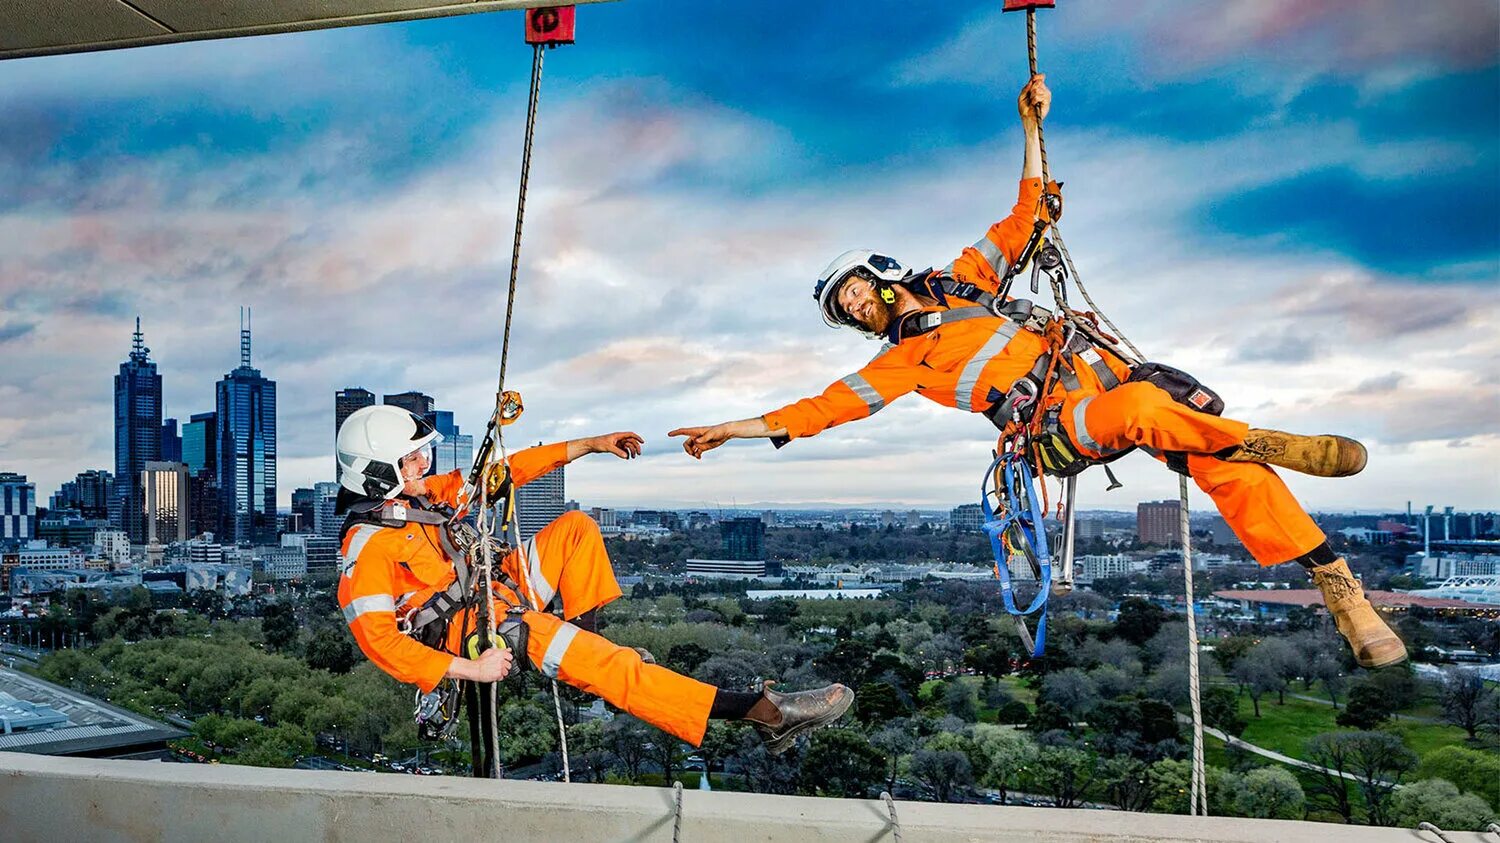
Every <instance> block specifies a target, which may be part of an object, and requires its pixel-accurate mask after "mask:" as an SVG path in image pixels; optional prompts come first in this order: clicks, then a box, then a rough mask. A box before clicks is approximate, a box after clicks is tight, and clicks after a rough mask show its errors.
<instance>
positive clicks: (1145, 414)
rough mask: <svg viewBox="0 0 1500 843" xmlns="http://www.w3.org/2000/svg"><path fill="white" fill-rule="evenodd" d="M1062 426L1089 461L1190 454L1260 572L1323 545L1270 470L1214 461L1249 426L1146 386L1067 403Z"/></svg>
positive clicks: (1192, 469) (1191, 465) (1194, 471)
mask: <svg viewBox="0 0 1500 843" xmlns="http://www.w3.org/2000/svg"><path fill="white" fill-rule="evenodd" d="M1061 421H1062V425H1063V427H1064V428H1065V429H1067V431H1068V434H1069V435H1070V436H1071V437H1072V438H1073V443H1074V444H1075V445H1078V446H1079V447H1080V448H1081V449H1082V451H1083V452H1084V454H1086V455H1088V456H1091V457H1100V456H1107V455H1109V454H1112V453H1116V452H1119V451H1122V450H1125V449H1126V448H1129V447H1130V446H1132V445H1135V446H1139V447H1141V448H1143V449H1145V450H1147V451H1150V452H1151V453H1152V454H1154V455H1155V456H1156V457H1157V459H1162V460H1164V459H1165V457H1164V456H1163V452H1165V451H1183V452H1186V454H1187V465H1188V473H1189V474H1191V475H1192V478H1193V480H1194V481H1196V482H1197V484H1198V488H1200V489H1202V490H1203V491H1205V492H1207V493H1208V496H1209V497H1211V498H1213V501H1214V505H1215V506H1217V507H1218V508H1219V513H1220V514H1221V515H1223V516H1224V521H1225V522H1226V523H1228V524H1229V527H1230V529H1232V530H1234V534H1235V535H1236V536H1239V539H1240V541H1241V542H1242V543H1243V544H1244V545H1245V549H1246V550H1248V551H1250V555H1251V556H1254V557H1255V561H1257V562H1259V563H1260V564H1262V565H1276V564H1280V563H1282V562H1289V561H1291V560H1293V559H1295V558H1296V557H1298V556H1301V555H1302V554H1304V553H1307V552H1308V551H1310V550H1312V549H1313V548H1315V547H1317V546H1318V545H1320V544H1322V543H1323V542H1324V541H1326V538H1325V537H1324V535H1323V531H1322V530H1320V529H1318V525H1317V524H1314V523H1313V520H1312V518H1311V517H1310V516H1309V515H1308V514H1307V513H1306V512H1304V511H1303V510H1302V507H1301V505H1299V504H1298V503H1297V499H1296V498H1295V497H1293V496H1292V492H1291V490H1290V489H1288V488H1287V487H1286V483H1284V482H1282V479H1281V478H1280V477H1279V476H1278V475H1277V474H1276V472H1275V471H1273V470H1272V469H1271V467H1270V466H1266V465H1261V464H1259V463H1248V462H1224V461H1223V460H1220V459H1218V458H1216V457H1214V456H1212V455H1213V453H1214V452H1216V451H1221V450H1223V449H1225V448H1230V447H1233V446H1235V445H1239V444H1240V443H1242V442H1244V441H1245V432H1246V431H1247V430H1248V429H1249V425H1247V424H1245V423H1244V422H1241V421H1235V420H1233V419H1226V418H1222V417H1220V416H1212V415H1209V414H1208V413H1200V412H1198V411H1197V410H1194V409H1192V408H1191V407H1187V406H1185V405H1183V404H1179V403H1177V402H1176V401H1173V400H1172V396H1170V395H1168V394H1167V393H1166V391H1165V390H1163V389H1161V388H1160V387H1158V386H1156V385H1155V384H1150V383H1145V382H1143V381H1138V382H1136V383H1126V384H1121V385H1120V386H1117V387H1115V388H1114V389H1111V390H1109V391H1108V392H1101V393H1094V394H1092V395H1088V394H1083V395H1079V394H1072V395H1069V396H1068V400H1067V401H1066V402H1065V403H1064V405H1063V411H1062V417H1061Z"/></svg>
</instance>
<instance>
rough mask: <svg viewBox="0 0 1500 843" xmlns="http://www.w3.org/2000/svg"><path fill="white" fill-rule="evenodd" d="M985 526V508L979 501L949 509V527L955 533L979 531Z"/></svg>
mask: <svg viewBox="0 0 1500 843" xmlns="http://www.w3.org/2000/svg"><path fill="white" fill-rule="evenodd" d="M983 528H984V510H983V509H982V508H980V506H979V504H977V503H963V504H959V505H958V506H955V507H953V508H952V509H950V510H948V529H950V530H952V531H953V532H955V533H977V532H979V531H980V530H982V529H983Z"/></svg>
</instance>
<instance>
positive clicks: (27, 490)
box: [0, 471, 36, 542]
mask: <svg viewBox="0 0 1500 843" xmlns="http://www.w3.org/2000/svg"><path fill="white" fill-rule="evenodd" d="M34 538H36V484H35V483H32V482H31V481H29V480H27V479H26V475H24V474H15V473H12V472H9V471H0V541H13V542H26V541H31V540H32V539H34Z"/></svg>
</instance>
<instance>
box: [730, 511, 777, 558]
mask: <svg viewBox="0 0 1500 843" xmlns="http://www.w3.org/2000/svg"><path fill="white" fill-rule="evenodd" d="M719 536H720V538H722V539H723V542H724V558H725V559H739V560H758V559H765V558H766V555H765V538H766V525H765V524H764V523H762V522H761V520H760V519H759V518H728V519H725V520H723V521H720V522H719Z"/></svg>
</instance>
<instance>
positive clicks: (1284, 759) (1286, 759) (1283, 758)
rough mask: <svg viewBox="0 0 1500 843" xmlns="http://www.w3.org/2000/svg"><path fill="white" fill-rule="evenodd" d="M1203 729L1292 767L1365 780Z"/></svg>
mask: <svg viewBox="0 0 1500 843" xmlns="http://www.w3.org/2000/svg"><path fill="white" fill-rule="evenodd" d="M1177 722H1179V723H1187V724H1190V725H1191V724H1192V722H1193V719H1192V718H1191V717H1188V716H1187V715H1186V714H1179V715H1177ZM1203 731H1204V733H1205V734H1209V735H1212V736H1214V737H1216V738H1218V739H1219V740H1221V741H1223V742H1224V743H1225V744H1226V745H1228V746H1233V747H1237V748H1239V749H1243V750H1245V751H1246V752H1252V753H1254V754H1256V755H1259V756H1261V757H1262V758H1269V759H1271V760H1272V761H1277V762H1280V763H1282V764H1287V765H1290V766H1292V767H1301V768H1302V769H1304V770H1311V771H1313V772H1314V773H1324V774H1326V775H1333V776H1341V777H1343V778H1346V779H1348V780H1349V781H1351V782H1360V781H1363V779H1361V778H1360V777H1359V776H1356V775H1354V774H1353V773H1340V772H1337V771H1335V770H1330V769H1328V768H1327V767H1319V766H1318V765H1317V764H1313V763H1311V762H1308V761H1303V760H1302V759H1300V758H1293V757H1291V756H1290V755H1282V754H1281V753H1279V752H1274V751H1272V750H1269V749H1266V748H1265V747H1263V746H1256V745H1255V744H1253V743H1250V742H1249V741H1242V740H1240V739H1239V738H1236V737H1234V736H1232V735H1226V734H1224V733H1223V732H1221V731H1219V730H1218V729H1215V728H1214V727H1212V726H1204V727H1203ZM1379 784H1381V785H1383V786H1385V787H1400V786H1401V785H1399V784H1392V783H1390V782H1379Z"/></svg>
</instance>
